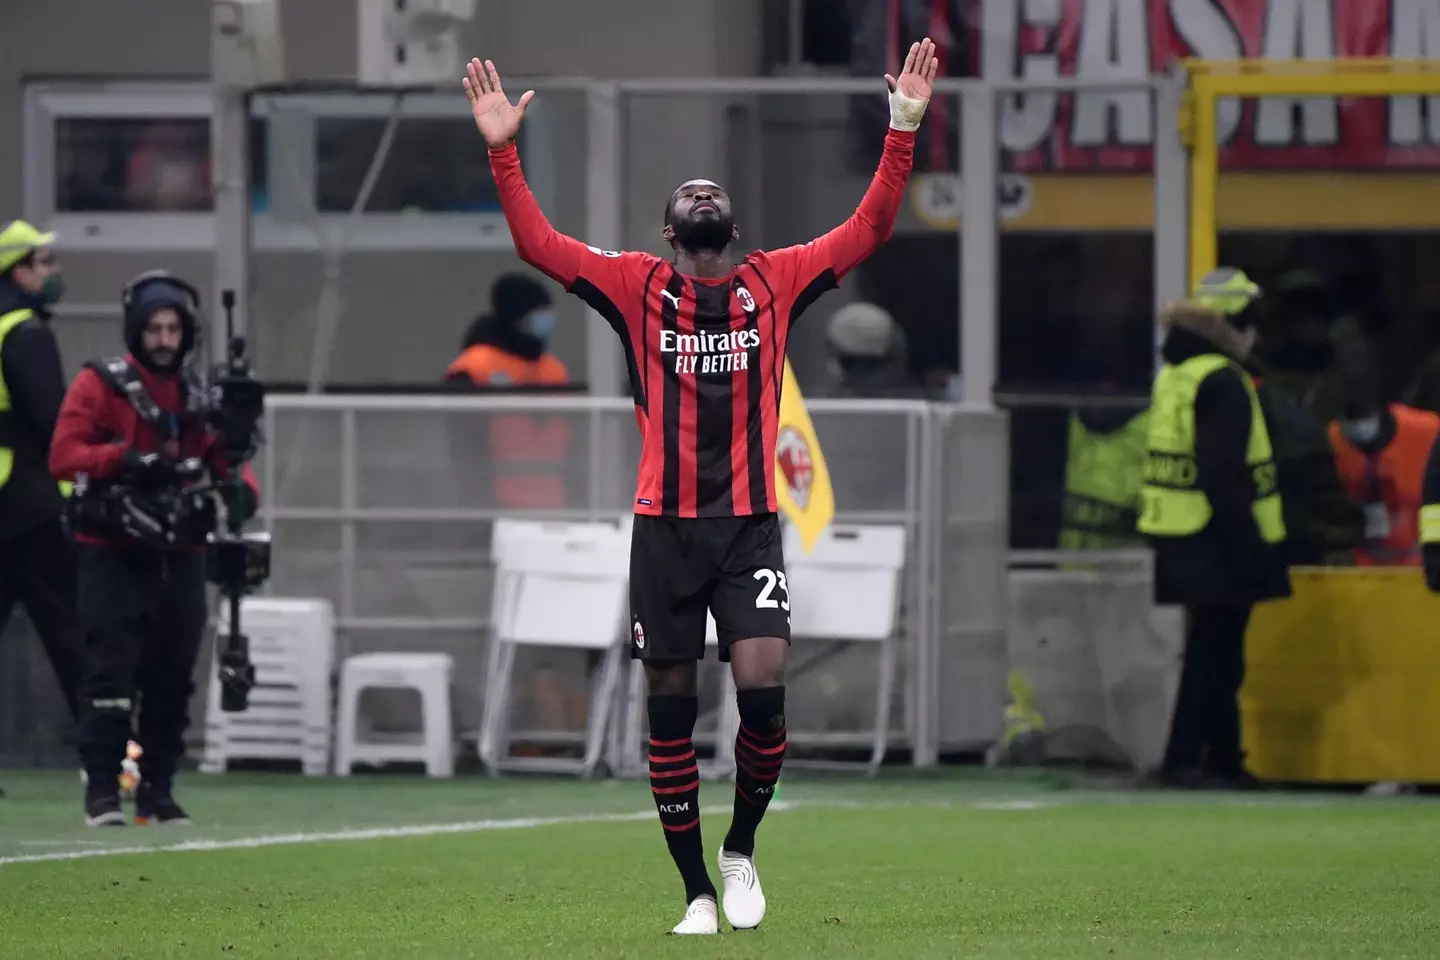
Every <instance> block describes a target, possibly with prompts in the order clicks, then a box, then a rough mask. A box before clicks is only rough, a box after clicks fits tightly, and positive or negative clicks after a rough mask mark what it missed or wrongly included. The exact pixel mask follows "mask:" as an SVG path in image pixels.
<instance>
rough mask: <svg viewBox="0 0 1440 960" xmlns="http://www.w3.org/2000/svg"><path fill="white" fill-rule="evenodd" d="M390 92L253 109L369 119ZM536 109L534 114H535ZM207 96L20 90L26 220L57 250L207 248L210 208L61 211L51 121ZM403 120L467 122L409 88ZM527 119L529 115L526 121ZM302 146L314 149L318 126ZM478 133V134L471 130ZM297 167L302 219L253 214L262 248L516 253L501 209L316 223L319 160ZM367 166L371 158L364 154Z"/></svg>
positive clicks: (198, 107) (173, 113) (284, 100)
mask: <svg viewBox="0 0 1440 960" xmlns="http://www.w3.org/2000/svg"><path fill="white" fill-rule="evenodd" d="M393 103H394V100H393V98H392V97H391V96H390V95H388V94H374V93H358V92H357V93H326V94H303V95H297V94H275V95H263V96H257V97H255V98H254V100H253V102H252V104H251V115H252V116H255V117H263V116H267V115H269V114H270V113H271V112H272V111H274V110H277V109H282V108H283V109H285V110H294V111H297V112H299V113H301V114H302V115H308V116H309V117H310V118H311V119H312V120H313V119H314V118H317V117H372V118H375V119H380V120H383V119H386V118H387V117H389V116H390V113H391V110H392V109H393ZM532 112H533V111H532ZM212 115H213V101H212V98H211V94H210V89H209V86H208V84H206V83H204V82H195V83H134V82H107V83H93V82H92V83H63V82H58V83H52V82H46V83H34V84H28V85H27V86H26V88H25V137H24V190H25V193H24V196H25V216H26V219H28V220H30V221H31V222H32V223H35V224H37V225H43V227H44V228H45V229H50V230H55V231H56V232H57V233H58V234H59V236H58V238H57V241H56V245H57V246H58V247H59V248H61V249H62V250H75V251H98V252H134V251H155V250H165V251H173V250H213V249H214V247H215V216H214V214H213V213H63V212H60V211H58V210H56V209H55V195H56V191H55V187H56V183H55V177H56V156H55V148H56V138H55V122H56V120H57V119H60V118H67V117H93V118H117V119H119V118H134V117H170V118H176V119H191V118H206V119H208V118H210V117H212ZM401 117H402V118H406V117H451V118H455V119H462V118H463V119H468V118H469V112H468V110H466V107H465V102H464V100H463V99H462V98H460V97H459V96H458V95H456V96H447V95H444V94H434V93H424V94H406V95H405V98H404V100H403V102H402V106H401ZM531 119H533V118H529V117H527V120H531ZM309 131H310V136H309V138H308V143H309V144H310V149H311V150H313V149H314V146H313V145H314V142H315V139H314V136H313V133H314V127H313V123H312V124H311V126H310V128H309ZM477 136H478V134H477ZM271 154H272V156H271V158H268V159H267V162H269V163H270V169H267V171H266V173H267V180H268V185H269V186H268V188H269V190H270V193H271V195H272V198H273V195H274V194H275V192H276V184H277V182H278V181H279V179H280V178H282V177H290V176H292V174H291V173H290V172H288V171H286V170H283V169H275V167H276V166H277V165H276V164H275V163H274V162H273V157H274V155H275V148H274V147H273V146H272V149H271ZM295 161H296V165H297V169H298V170H300V171H302V173H303V181H304V182H303V183H302V184H293V183H292V184H291V185H290V186H293V187H294V191H298V192H299V195H300V197H301V198H302V205H303V206H304V207H305V208H306V209H305V213H306V217H305V218H304V219H303V220H299V219H297V220H290V221H284V220H281V219H279V218H278V217H277V216H276V215H275V214H274V212H273V211H271V212H266V213H257V214H255V215H254V216H253V218H252V221H251V236H252V243H253V246H254V249H255V250H256V251H259V252H314V251H318V250H320V249H321V244H320V237H319V235H317V232H316V230H315V228H314V222H315V221H317V220H318V223H319V225H320V229H321V230H323V231H325V232H326V234H327V235H328V236H330V237H338V238H340V240H341V248H342V249H344V250H353V251H362V250H371V251H406V250H414V251H425V250H474V251H486V250H513V249H514V248H513V245H512V243H511V239H510V231H509V229H508V228H507V227H506V225H505V218H504V216H503V215H502V214H501V213H500V212H499V211H493V212H485V213H416V214H409V213H364V214H361V215H360V216H358V217H356V218H353V222H351V221H352V218H351V217H349V215H348V214H345V213H327V214H320V215H319V217H318V218H314V219H313V220H312V219H311V218H310V216H309V211H312V210H313V209H314V203H315V178H314V176H313V173H312V172H313V170H314V165H315V157H314V156H313V154H312V155H311V156H309V157H308V158H307V157H303V156H301V157H296V158H295ZM367 162H368V158H367Z"/></svg>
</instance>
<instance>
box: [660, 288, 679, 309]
mask: <svg viewBox="0 0 1440 960" xmlns="http://www.w3.org/2000/svg"><path fill="white" fill-rule="evenodd" d="M660 296H662V297H669V298H670V302H671V303H673V304H675V309H676V310H679V309H680V298H679V297H677V296H675V294H673V293H671V292H670V291H669V290H661V291H660Z"/></svg>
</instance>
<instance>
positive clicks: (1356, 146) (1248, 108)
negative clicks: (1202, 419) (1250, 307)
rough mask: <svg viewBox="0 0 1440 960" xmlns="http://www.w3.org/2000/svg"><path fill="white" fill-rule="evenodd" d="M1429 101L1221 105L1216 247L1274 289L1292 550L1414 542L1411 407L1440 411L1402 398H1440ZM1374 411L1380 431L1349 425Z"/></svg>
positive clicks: (1265, 307) (1422, 443) (1270, 310)
mask: <svg viewBox="0 0 1440 960" xmlns="http://www.w3.org/2000/svg"><path fill="white" fill-rule="evenodd" d="M1237 108H1238V109H1237ZM1424 109H1425V105H1424V104H1423V103H1421V102H1419V101H1416V100H1413V99H1412V98H1408V97H1398V98H1389V99H1386V98H1364V97H1356V98H1344V99H1335V98H1312V99H1305V100H1289V99H1284V98H1269V97H1266V98H1254V99H1253V100H1250V101H1241V102H1239V103H1236V104H1229V105H1227V104H1224V103H1222V104H1221V109H1220V111H1219V115H1218V123H1219V129H1220V133H1221V137H1222V140H1221V149H1220V171H1219V177H1218V183H1217V191H1216V194H1217V195H1216V211H1215V212H1216V220H1217V227H1218V232H1219V237H1218V250H1217V260H1218V261H1219V263H1221V264H1223V265H1226V266H1233V267H1237V268H1239V269H1241V270H1244V271H1245V273H1246V274H1247V275H1248V276H1250V277H1251V279H1253V280H1254V281H1255V282H1256V283H1257V284H1259V286H1260V287H1261V288H1262V289H1263V291H1264V296H1263V297H1262V299H1261V301H1260V302H1259V304H1258V306H1257V308H1256V309H1255V311H1254V319H1255V323H1256V327H1257V329H1258V331H1259V340H1258V343H1257V345H1256V347H1255V350H1254V354H1253V366H1254V368H1255V370H1256V372H1257V373H1258V374H1259V375H1260V378H1261V383H1262V386H1261V395H1262V398H1263V400H1264V402H1265V404H1266V409H1267V413H1268V414H1269V417H1268V422H1269V425H1270V433H1271V441H1272V443H1273V445H1274V447H1275V455H1276V465H1277V467H1278V469H1279V478H1280V492H1281V497H1282V500H1283V503H1284V505H1285V519H1286V528H1287V532H1288V534H1289V541H1288V546H1289V549H1290V556H1291V560H1292V562H1295V563H1305V564H1313V563H1326V564H1334V565H1349V564H1354V563H1357V562H1363V563H1367V564H1369V563H1379V564H1382V565H1394V564H1400V565H1411V564H1417V563H1418V562H1419V559H1420V557H1419V551H1418V548H1417V544H1416V536H1417V530H1416V523H1415V517H1416V514H1417V511H1418V508H1419V505H1420V502H1419V500H1420V487H1421V478H1422V475H1423V470H1424V460H1425V456H1424V454H1423V453H1419V452H1418V451H1419V450H1420V449H1421V448H1423V449H1425V450H1428V448H1429V440H1428V434H1427V435H1426V436H1425V439H1423V440H1417V441H1416V442H1415V443H1414V444H1413V446H1414V448H1415V451H1416V452H1414V453H1406V452H1405V451H1406V450H1407V449H1408V448H1409V447H1410V446H1412V444H1409V443H1407V436H1408V435H1409V434H1410V432H1411V430H1412V427H1410V426H1409V424H1415V425H1416V427H1414V428H1413V429H1429V428H1428V427H1426V428H1421V427H1419V425H1420V424H1423V423H1424V419H1423V418H1420V419H1413V418H1412V415H1411V414H1410V413H1409V411H1405V410H1403V409H1402V408H1403V407H1407V406H1408V407H1415V408H1419V409H1424V410H1437V409H1440V388H1437V386H1436V384H1437V382H1440V374H1437V371H1440V329H1437V325H1436V323H1435V318H1436V317H1437V316H1440V282H1437V280H1436V278H1435V271H1434V268H1433V264H1434V262H1435V260H1434V258H1435V256H1436V254H1437V253H1440V243H1437V242H1436V240H1435V237H1434V231H1435V228H1436V227H1440V214H1437V203H1440V149H1437V146H1436V145H1435V139H1436V138H1435V137H1434V131H1433V129H1432V126H1433V125H1430V124H1426V123H1424V122H1423V120H1424ZM1377 415H1378V416H1379V417H1380V418H1381V420H1382V423H1383V427H1382V431H1383V432H1382V434H1381V436H1382V437H1384V438H1386V439H1385V440H1384V442H1383V443H1382V444H1381V445H1380V447H1379V448H1377V449H1374V450H1369V451H1368V452H1362V447H1361V446H1356V445H1355V444H1354V443H1351V442H1350V441H1348V440H1346V439H1344V434H1343V432H1338V431H1340V430H1343V424H1345V423H1347V422H1351V421H1354V422H1364V421H1368V420H1369V419H1370V418H1371V417H1372V416H1377ZM1337 425H1340V427H1338V428H1337ZM1392 425H1393V426H1394V429H1393V430H1392ZM1332 431H1336V432H1332ZM1372 462H1373V464H1374V465H1375V470H1374V471H1373V472H1372V471H1371V470H1370V469H1369V467H1367V464H1369V463H1372ZM1367 517H1368V518H1369V519H1368V520H1367Z"/></svg>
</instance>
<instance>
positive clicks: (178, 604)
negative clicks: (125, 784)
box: [79, 544, 209, 789]
mask: <svg viewBox="0 0 1440 960" xmlns="http://www.w3.org/2000/svg"><path fill="white" fill-rule="evenodd" d="M79 551H80V602H79V611H80V621H81V624H82V625H83V626H84V628H85V640H86V645H85V679H84V681H83V682H82V684H81V701H82V714H81V719H80V759H81V761H82V762H83V763H84V765H85V770H86V771H87V773H88V774H89V776H90V782H91V783H114V782H115V778H116V777H117V776H118V775H119V773H120V762H121V760H122V759H123V758H124V756H125V741H126V740H127V739H130V737H131V736H132V735H134V736H135V739H136V740H138V742H139V743H140V746H141V748H142V749H143V750H144V755H143V756H142V757H141V759H140V775H141V777H142V778H143V779H145V780H146V781H148V782H150V783H151V784H153V785H155V786H156V787H157V788H160V789H168V788H169V785H170V782H171V780H172V779H173V778H174V776H175V769H176V767H177V766H178V765H179V763H180V758H181V757H182V756H184V753H185V741H184V735H185V728H186V727H187V726H188V725H189V718H190V697H191V695H192V694H193V693H194V690H195V683H194V675H195V661H196V659H197V657H198V656H199V654H200V641H201V638H202V637H203V636H204V633H205V625H206V622H207V620H208V618H209V607H208V604H207V601H206V595H205V556H204V554H195V553H169V552H162V551H159V550H150V549H142V548H135V549H128V548H116V547H100V546H92V545H89V544H81V545H80V547H79Z"/></svg>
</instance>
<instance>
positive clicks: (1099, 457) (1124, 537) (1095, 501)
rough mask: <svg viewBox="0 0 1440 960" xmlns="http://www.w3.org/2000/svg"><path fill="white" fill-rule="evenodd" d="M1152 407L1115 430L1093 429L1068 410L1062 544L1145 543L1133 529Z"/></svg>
mask: <svg viewBox="0 0 1440 960" xmlns="http://www.w3.org/2000/svg"><path fill="white" fill-rule="evenodd" d="M1148 421H1149V411H1141V412H1140V413H1137V414H1136V415H1135V416H1133V417H1131V418H1130V419H1129V420H1127V421H1126V422H1125V425H1124V426H1123V427H1121V428H1120V429H1119V430H1116V431H1115V432H1114V433H1108V434H1107V433H1093V432H1091V431H1090V430H1088V429H1087V428H1086V427H1085V424H1084V423H1082V422H1081V421H1080V416H1079V414H1071V416H1070V442H1069V453H1068V455H1067V459H1066V462H1065V501H1064V513H1063V516H1062V518H1061V520H1060V549H1062V550H1104V549H1116V548H1122V547H1127V546H1137V545H1139V544H1141V542H1142V541H1141V537H1140V534H1139V533H1137V532H1136V530H1135V524H1136V519H1137V515H1138V513H1139V508H1140V477H1141V472H1142V470H1143V469H1144V465H1145V452H1146V449H1147V447H1148V445H1149V427H1148V425H1147V424H1148Z"/></svg>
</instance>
